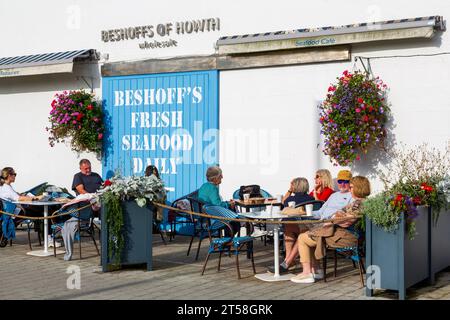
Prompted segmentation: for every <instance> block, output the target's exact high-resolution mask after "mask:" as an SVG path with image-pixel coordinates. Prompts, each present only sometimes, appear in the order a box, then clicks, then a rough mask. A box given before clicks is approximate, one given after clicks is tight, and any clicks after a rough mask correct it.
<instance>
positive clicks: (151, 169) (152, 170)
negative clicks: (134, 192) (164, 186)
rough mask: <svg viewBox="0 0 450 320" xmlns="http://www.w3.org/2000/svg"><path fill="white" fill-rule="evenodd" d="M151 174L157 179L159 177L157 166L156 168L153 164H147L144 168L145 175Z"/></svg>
mask: <svg viewBox="0 0 450 320" xmlns="http://www.w3.org/2000/svg"><path fill="white" fill-rule="evenodd" d="M152 174H154V175H155V176H156V177H157V178H158V179H161V178H160V177H159V172H158V168H156V167H155V166H154V165H149V166H147V168H145V176H146V177H150V176H151V175H152Z"/></svg>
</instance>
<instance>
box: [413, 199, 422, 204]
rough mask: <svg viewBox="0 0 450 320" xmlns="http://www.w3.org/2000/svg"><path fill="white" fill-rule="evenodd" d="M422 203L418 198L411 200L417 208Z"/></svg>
mask: <svg viewBox="0 0 450 320" xmlns="http://www.w3.org/2000/svg"><path fill="white" fill-rule="evenodd" d="M421 202H422V199H420V197H414V198H413V203H414V204H415V205H416V206H418V205H419V204H420V203H421Z"/></svg>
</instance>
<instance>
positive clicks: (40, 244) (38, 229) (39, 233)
mask: <svg viewBox="0 0 450 320" xmlns="http://www.w3.org/2000/svg"><path fill="white" fill-rule="evenodd" d="M37 234H38V240H39V246H42V242H41V226H40V223H39V226H38V228H37Z"/></svg>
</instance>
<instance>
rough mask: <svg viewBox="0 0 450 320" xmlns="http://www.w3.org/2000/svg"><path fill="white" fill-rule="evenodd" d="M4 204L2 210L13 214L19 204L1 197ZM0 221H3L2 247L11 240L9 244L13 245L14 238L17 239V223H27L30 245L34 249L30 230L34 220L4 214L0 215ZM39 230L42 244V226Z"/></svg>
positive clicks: (0, 239) (0, 245) (0, 240)
mask: <svg viewBox="0 0 450 320" xmlns="http://www.w3.org/2000/svg"><path fill="white" fill-rule="evenodd" d="M1 204H2V210H3V211H5V212H8V213H11V214H14V213H15V211H16V208H17V205H16V204H14V203H12V202H11V201H8V200H5V199H1ZM0 221H1V236H0V247H5V246H6V245H7V243H8V240H9V245H10V246H11V245H12V239H15V237H16V224H17V225H19V224H26V226H27V229H26V230H27V234H28V246H29V247H30V250H33V249H32V247H31V237H30V231H31V229H32V227H31V225H32V221H31V220H30V219H25V220H20V219H18V218H16V219H12V217H11V216H9V215H6V214H3V215H0ZM37 231H38V239H39V245H41V235H40V228H37Z"/></svg>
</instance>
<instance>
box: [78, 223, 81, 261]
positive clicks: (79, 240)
mask: <svg viewBox="0 0 450 320" xmlns="http://www.w3.org/2000/svg"><path fill="white" fill-rule="evenodd" d="M78 247H79V248H80V260H81V231H80V229H78Z"/></svg>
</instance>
